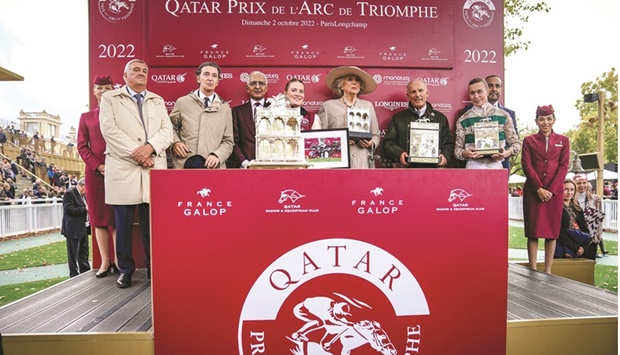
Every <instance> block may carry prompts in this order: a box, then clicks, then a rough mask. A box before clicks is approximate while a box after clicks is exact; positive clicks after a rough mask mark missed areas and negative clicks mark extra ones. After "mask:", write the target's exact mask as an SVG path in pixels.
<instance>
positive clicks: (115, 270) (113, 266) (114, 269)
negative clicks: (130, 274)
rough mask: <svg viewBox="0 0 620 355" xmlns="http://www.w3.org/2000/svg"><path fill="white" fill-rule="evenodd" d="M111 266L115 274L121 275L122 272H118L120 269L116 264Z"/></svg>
mask: <svg viewBox="0 0 620 355" xmlns="http://www.w3.org/2000/svg"><path fill="white" fill-rule="evenodd" d="M111 266H112V271H113V272H114V273H115V274H118V273H120V271H118V268H117V267H116V264H114V263H112V264H111Z"/></svg>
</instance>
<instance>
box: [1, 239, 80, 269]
mask: <svg viewBox="0 0 620 355" xmlns="http://www.w3.org/2000/svg"><path fill="white" fill-rule="evenodd" d="M88 247H89V249H90V250H89V254H88V255H92V243H88ZM66 262H67V244H66V242H56V243H50V244H46V245H42V246H38V247H33V248H28V249H23V250H18V251H15V252H12V253H8V254H0V270H12V269H25V268H28V267H36V266H46V265H57V264H65V263H66Z"/></svg>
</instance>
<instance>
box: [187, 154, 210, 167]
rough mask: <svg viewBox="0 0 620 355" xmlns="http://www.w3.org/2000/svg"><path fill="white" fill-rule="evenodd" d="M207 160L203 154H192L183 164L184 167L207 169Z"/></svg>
mask: <svg viewBox="0 0 620 355" xmlns="http://www.w3.org/2000/svg"><path fill="white" fill-rule="evenodd" d="M206 162H207V160H206V159H205V158H204V157H203V156H202V155H192V156H191V157H189V158H187V160H186V161H185V164H183V169H205V163H206Z"/></svg>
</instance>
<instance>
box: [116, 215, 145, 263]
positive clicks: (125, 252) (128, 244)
mask: <svg viewBox="0 0 620 355" xmlns="http://www.w3.org/2000/svg"><path fill="white" fill-rule="evenodd" d="M136 207H137V208H138V213H139V216H140V229H141V230H142V243H143V244H144V252H145V254H146V267H147V268H148V269H150V268H151V240H150V238H151V227H150V217H149V204H148V203H142V204H139V205H117V206H114V219H115V223H116V257H117V259H118V260H117V262H118V263H117V266H118V269H119V271H120V272H122V273H126V274H129V275H133V273H134V271H135V270H136V263H135V261H134V259H133V247H132V240H133V219H134V213H135V210H136Z"/></svg>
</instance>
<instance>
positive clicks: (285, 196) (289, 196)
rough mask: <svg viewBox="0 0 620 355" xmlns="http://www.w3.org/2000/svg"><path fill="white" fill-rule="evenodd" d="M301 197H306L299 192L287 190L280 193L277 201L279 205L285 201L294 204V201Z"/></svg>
mask: <svg viewBox="0 0 620 355" xmlns="http://www.w3.org/2000/svg"><path fill="white" fill-rule="evenodd" d="M302 197H306V196H304V195H302V194H300V193H299V192H297V191H295V190H292V189H288V190H284V191H281V192H280V199H278V202H279V203H284V202H286V201H287V200H289V201H291V203H295V201H297V200H299V199H300V198H302Z"/></svg>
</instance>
